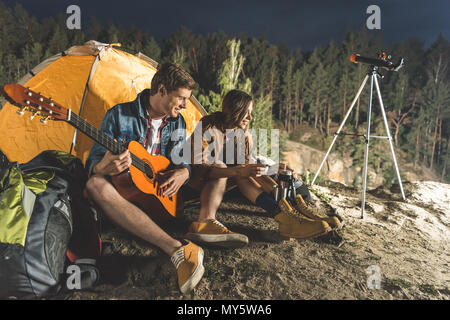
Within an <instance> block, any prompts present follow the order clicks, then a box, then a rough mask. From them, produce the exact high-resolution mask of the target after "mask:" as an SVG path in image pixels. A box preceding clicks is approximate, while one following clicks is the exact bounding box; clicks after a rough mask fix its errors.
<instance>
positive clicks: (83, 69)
mask: <svg viewBox="0 0 450 320" xmlns="http://www.w3.org/2000/svg"><path fill="white" fill-rule="evenodd" d="M114 46H117V45H113V44H104V43H99V42H97V41H93V40H91V41H88V42H86V43H85V44H84V45H82V46H74V47H71V48H69V49H68V50H66V51H64V52H63V53H61V54H58V55H55V56H53V57H51V58H49V59H47V60H45V61H44V62H42V63H41V64H39V65H38V66H37V67H35V68H34V69H33V70H32V71H31V72H30V74H28V75H26V76H25V77H24V78H22V79H21V80H20V81H19V83H20V84H22V85H24V86H26V87H29V88H30V89H32V90H33V91H36V92H40V93H41V94H42V95H44V96H47V97H51V98H52V99H53V100H55V101H56V102H58V103H59V104H60V105H62V106H64V107H65V108H67V109H71V110H72V112H75V113H77V114H79V115H80V116H81V117H82V118H83V119H85V120H87V122H89V123H90V124H91V125H93V126H94V127H96V128H99V127H100V124H101V121H102V119H103V116H104V115H105V113H106V111H107V110H108V109H110V108H111V107H113V106H114V105H116V104H118V103H122V102H127V101H131V100H134V99H135V98H136V96H137V94H138V93H139V92H141V91H142V90H144V89H145V88H150V84H151V80H152V78H153V76H154V74H155V73H156V71H157V66H158V63H157V62H155V61H153V60H152V59H150V58H148V57H146V56H145V55H143V54H141V53H138V54H136V55H132V54H129V53H126V52H124V51H121V50H118V49H116V48H114ZM17 110H18V109H17V108H16V107H15V106H13V105H11V104H9V103H6V104H5V106H4V107H3V108H2V109H1V110H0V150H2V151H3V152H4V153H5V154H6V156H7V157H8V159H9V160H10V161H18V162H19V163H23V162H27V161H29V160H31V159H32V158H33V157H35V156H36V155H37V154H39V153H40V152H42V151H44V150H61V151H66V152H72V154H74V155H75V156H77V157H78V158H80V159H81V160H83V162H85V161H86V158H87V156H88V154H89V150H90V148H91V146H92V143H93V141H92V140H91V139H90V138H89V137H87V136H85V135H84V134H82V133H81V132H76V130H75V129H74V128H73V127H72V126H70V125H69V124H67V123H66V122H64V121H49V122H47V124H45V125H44V124H42V123H41V122H40V121H39V119H37V117H36V118H34V119H33V120H30V118H29V116H28V115H29V114H27V113H25V115H24V116H22V117H21V116H19V115H18V114H17V112H16V111H17ZM181 114H182V115H183V117H184V119H185V121H186V125H187V131H188V135H189V134H191V133H192V132H193V130H194V128H195V125H196V124H197V122H198V121H199V120H200V119H201V117H202V116H204V115H206V114H207V113H206V111H205V110H204V109H203V107H202V106H201V105H200V103H198V101H197V100H196V99H195V97H194V96H192V97H191V99H190V100H189V101H188V105H187V108H186V109H185V110H183V111H182V112H181Z"/></svg>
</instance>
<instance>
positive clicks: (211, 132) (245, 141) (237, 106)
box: [192, 90, 279, 215]
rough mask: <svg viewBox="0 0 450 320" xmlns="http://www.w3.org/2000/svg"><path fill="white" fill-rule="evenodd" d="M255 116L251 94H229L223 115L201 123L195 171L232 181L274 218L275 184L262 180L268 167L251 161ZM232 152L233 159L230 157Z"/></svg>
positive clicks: (238, 91)
mask: <svg viewBox="0 0 450 320" xmlns="http://www.w3.org/2000/svg"><path fill="white" fill-rule="evenodd" d="M252 112H253V99H252V97H251V96H250V95H249V94H247V93H245V92H244V91H241V90H231V91H229V92H228V93H227V94H226V95H225V97H224V99H223V101H222V111H218V112H214V113H212V114H210V115H207V116H205V117H203V118H202V119H201V122H200V123H199V126H201V133H202V135H201V136H202V137H203V139H202V150H201V152H199V150H194V148H193V150H192V154H193V164H194V170H200V171H201V172H202V173H201V174H200V176H202V177H204V179H208V178H209V179H217V178H231V179H232V180H233V181H232V182H234V183H235V184H236V185H237V186H238V188H239V191H240V192H241V193H242V194H243V195H244V196H245V197H246V198H247V199H249V200H250V201H251V202H252V203H254V204H256V205H258V206H260V207H261V208H263V209H265V210H266V211H267V212H269V213H271V214H273V215H274V214H277V213H278V212H279V208H278V205H277V203H276V202H275V200H274V199H273V197H272V196H271V195H270V194H271V192H272V189H273V187H274V185H276V182H275V181H274V180H273V179H271V178H270V177H268V176H263V175H262V174H263V173H264V172H265V170H266V166H265V165H264V164H255V162H256V161H254V159H252V157H251V149H252V147H253V143H252V139H251V135H250V133H249V131H248V129H249V126H250V122H251V120H252V119H253V118H252ZM197 129H198V130H199V128H197ZM205 137H206V139H205ZM231 150H233V153H234V154H233V155H230V154H229V153H230V151H231ZM227 151H228V154H227Z"/></svg>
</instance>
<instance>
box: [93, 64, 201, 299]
mask: <svg viewBox="0 0 450 320" xmlns="http://www.w3.org/2000/svg"><path fill="white" fill-rule="evenodd" d="M194 87H195V81H194V79H192V77H191V76H190V75H189V74H188V73H187V72H186V71H185V70H184V69H183V68H182V67H180V66H179V65H177V64H173V63H166V64H163V65H162V66H161V68H160V69H159V70H158V72H157V73H156V74H155V76H154V77H153V79H152V83H151V89H146V90H144V91H143V92H141V93H140V94H138V96H137V98H136V100H134V101H131V102H128V103H123V104H118V105H116V106H114V107H113V108H111V109H110V110H108V111H107V113H106V114H105V117H104V118H103V121H102V124H101V127H100V129H101V130H102V131H103V132H104V133H105V134H107V135H108V136H110V137H111V138H114V139H116V140H117V141H123V140H125V141H130V140H136V141H139V142H140V143H141V144H143V145H144V147H146V148H147V151H148V152H149V153H150V154H152V155H163V156H165V157H167V158H169V159H171V153H172V151H173V150H174V149H175V148H177V147H178V146H179V145H180V144H182V143H184V140H185V138H186V130H185V129H186V123H185V121H184V119H183V117H182V116H181V115H180V111H181V110H182V109H184V108H186V101H187V100H188V99H189V98H190V96H191V93H192V90H193V89H194ZM178 129H181V130H178ZM174 131H176V132H177V133H178V134H179V135H178V137H177V139H176V141H173V137H172V133H173V132H174ZM175 150H176V149H175ZM130 165H131V155H130V153H129V151H128V150H127V151H125V152H123V153H121V154H117V155H115V154H112V153H111V152H109V151H107V150H106V149H105V148H103V147H102V146H101V145H100V144H98V143H94V145H93V147H92V149H91V151H90V154H89V157H88V159H87V162H86V167H87V169H88V170H89V173H90V176H91V177H90V179H89V180H88V182H87V185H86V188H87V191H88V194H89V196H90V197H91V199H92V200H93V201H94V202H95V203H96V204H97V205H98V206H99V207H100V208H101V209H102V211H103V212H104V214H105V215H106V216H107V217H108V218H110V219H111V220H112V221H113V222H115V223H116V224H118V225H119V226H121V227H123V228H124V229H126V230H127V231H129V232H131V233H133V234H134V235H136V236H139V237H140V238H142V239H144V240H146V241H147V242H149V243H151V244H153V245H156V246H158V247H159V248H161V249H162V250H163V251H164V252H165V253H167V254H168V255H169V256H170V257H171V260H172V262H173V264H174V265H175V267H176V269H177V274H178V285H179V287H180V290H181V292H182V293H187V292H189V291H190V290H192V289H193V288H194V287H195V286H196V285H197V284H198V282H199V281H200V279H201V278H202V276H203V273H204V267H203V255H204V254H203V250H202V248H200V247H198V246H197V245H195V244H194V243H192V242H189V241H186V240H182V241H179V240H176V239H174V238H172V237H171V236H169V235H168V234H167V233H166V232H165V231H164V230H162V229H161V228H160V227H159V226H158V225H157V224H156V223H155V222H154V221H153V220H152V219H151V218H150V217H149V216H148V215H147V214H146V213H145V212H143V211H142V210H141V209H140V208H138V207H137V206H135V205H134V204H132V203H131V202H129V201H127V200H126V199H124V198H123V197H122V196H121V195H120V194H119V193H118V192H117V190H116V189H115V188H114V186H113V185H112V184H111V182H110V178H109V177H111V176H114V175H117V174H119V173H121V172H123V171H125V170H127V169H128V168H129V166H130ZM190 173H191V167H190V165H189V164H188V163H181V164H177V165H174V168H173V169H172V170H168V171H165V172H164V173H162V174H161V175H160V176H159V177H158V180H159V181H160V188H161V189H163V188H165V189H163V190H164V196H171V195H173V194H175V193H176V192H178V191H179V190H180V188H181V187H182V186H183V185H184V184H186V183H187V181H188V180H189V177H190Z"/></svg>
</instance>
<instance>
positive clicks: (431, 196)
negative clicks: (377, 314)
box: [72, 182, 450, 300]
mask: <svg viewBox="0 0 450 320" xmlns="http://www.w3.org/2000/svg"><path fill="white" fill-rule="evenodd" d="M404 188H405V193H406V201H403V200H402V199H401V195H400V190H399V188H398V186H394V187H392V188H390V189H386V188H383V187H380V188H377V189H374V190H371V191H369V192H368V194H367V207H366V216H365V218H364V219H361V218H360V216H361V191H359V190H356V189H353V188H350V187H346V186H344V185H342V184H339V183H331V182H328V183H325V184H322V185H320V186H314V187H313V190H314V192H313V196H312V206H313V207H314V208H315V209H316V210H317V211H318V212H320V213H321V214H337V215H338V216H339V217H341V218H342V219H343V221H344V222H345V225H344V227H343V228H342V229H341V230H339V231H337V232H336V231H333V232H331V233H329V234H327V235H325V236H322V237H320V238H316V239H313V240H305V241H298V240H293V241H283V240H281V239H280V238H279V235H278V232H277V230H278V225H277V223H276V222H275V221H274V220H273V219H271V218H268V217H267V216H266V215H265V213H264V211H262V210H261V209H259V208H257V207H255V206H253V205H252V204H250V203H249V202H248V201H247V200H245V199H244V198H242V197H241V196H239V195H238V194H235V193H234V194H233V193H231V194H230V195H228V196H227V197H226V199H225V201H224V202H223V203H222V205H221V207H220V210H219V213H218V219H219V220H220V221H221V222H222V223H224V224H225V225H227V226H228V227H229V228H230V229H231V230H233V231H237V232H241V233H245V234H246V235H247V236H248V237H249V240H250V243H249V245H248V246H246V247H244V248H240V249H235V250H230V249H227V250H224V249H217V248H204V249H205V268H206V271H205V274H204V277H203V279H202V280H201V282H200V283H199V285H198V286H197V288H196V289H195V290H194V291H193V292H192V293H191V294H189V295H187V296H183V295H181V293H180V292H179V290H178V287H177V282H176V273H175V268H174V267H173V265H172V264H171V262H170V260H169V258H168V256H167V255H165V254H164V253H163V252H162V251H161V250H159V249H157V248H155V247H153V246H151V245H148V244H146V243H145V242H144V241H141V240H140V239H138V238H135V237H133V236H130V235H128V234H127V233H125V232H124V231H122V230H120V229H117V228H115V227H112V226H110V227H108V228H106V229H105V230H104V232H103V235H102V237H103V240H104V241H105V240H109V241H112V242H113V243H114V246H113V249H112V251H111V252H110V253H109V254H107V255H105V256H104V257H102V259H101V261H100V262H99V265H100V268H101V271H102V281H101V283H100V284H99V285H98V286H97V287H95V288H94V289H92V290H89V291H83V292H77V293H75V294H74V295H73V296H72V299H205V300H210V299H289V300H291V299H292V300H294V299H446V300H448V299H449V298H450V251H449V244H450V185H448V184H442V183H437V182H412V183H410V182H408V183H404ZM197 212H198V209H196V208H192V209H189V210H187V211H186V214H185V218H184V219H183V220H180V221H178V222H177V223H174V224H172V225H170V226H167V228H168V230H169V232H170V233H171V234H173V235H174V236H176V237H182V235H183V233H184V232H186V230H187V227H188V225H189V223H190V222H191V221H193V220H194V219H196V213H197Z"/></svg>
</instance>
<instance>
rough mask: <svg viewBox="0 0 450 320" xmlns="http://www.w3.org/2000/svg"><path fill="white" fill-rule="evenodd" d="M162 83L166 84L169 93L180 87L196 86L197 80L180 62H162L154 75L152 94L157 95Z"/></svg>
mask: <svg viewBox="0 0 450 320" xmlns="http://www.w3.org/2000/svg"><path fill="white" fill-rule="evenodd" d="M161 84H162V85H164V87H165V88H166V90H167V93H170V92H172V91H174V90H177V89H179V88H186V89H189V90H193V89H194V88H195V80H194V79H193V78H192V77H191V75H190V74H189V73H188V72H187V71H186V70H184V69H183V67H182V66H180V65H179V64H176V63H169V62H166V63H164V64H162V65H161V67H160V68H159V69H158V71H157V72H156V73H155V75H154V76H153V79H152V85H151V89H150V95H152V96H153V95H155V94H156V93H157V92H158V88H159V86H160V85H161Z"/></svg>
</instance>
